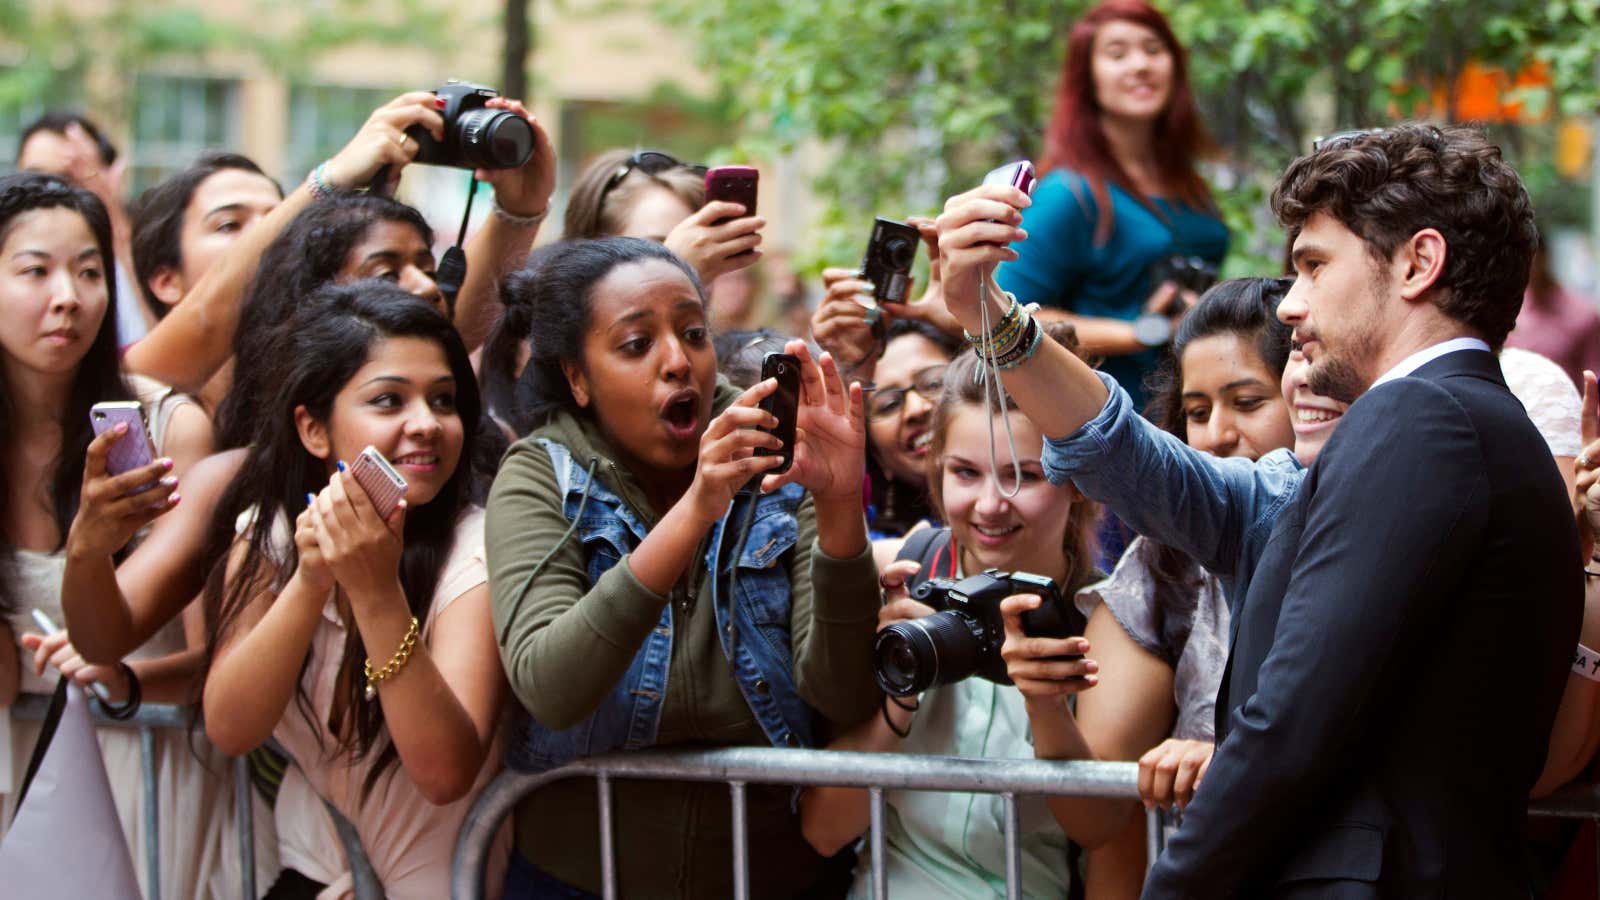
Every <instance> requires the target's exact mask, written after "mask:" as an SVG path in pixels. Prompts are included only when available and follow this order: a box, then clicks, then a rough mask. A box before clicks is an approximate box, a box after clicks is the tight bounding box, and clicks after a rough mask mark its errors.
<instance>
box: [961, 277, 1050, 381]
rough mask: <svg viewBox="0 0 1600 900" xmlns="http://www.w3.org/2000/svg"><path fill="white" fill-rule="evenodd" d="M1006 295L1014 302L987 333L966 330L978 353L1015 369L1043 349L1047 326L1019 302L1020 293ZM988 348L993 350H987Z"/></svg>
mask: <svg viewBox="0 0 1600 900" xmlns="http://www.w3.org/2000/svg"><path fill="white" fill-rule="evenodd" d="M1006 299H1007V300H1009V301H1011V302H1010V305H1009V306H1007V307H1006V311H1005V314H1004V315H1002V316H1001V317H1000V321H999V322H997V323H996V324H995V326H994V327H993V328H992V329H990V330H989V333H988V334H987V335H975V334H973V333H972V332H970V331H963V332H962V333H963V334H965V335H966V337H967V343H969V344H971V345H972V346H973V348H974V350H975V351H976V352H977V354H978V355H979V356H980V357H982V358H983V359H984V360H986V361H988V362H989V363H991V364H992V365H994V367H995V368H996V369H999V370H1000V371H1006V370H1008V369H1015V368H1016V367H1017V366H1020V365H1022V364H1023V363H1025V362H1027V361H1028V360H1029V359H1032V358H1033V354H1035V353H1037V352H1038V350H1039V344H1040V342H1041V341H1043V340H1044V329H1043V328H1040V327H1039V323H1038V321H1037V320H1035V319H1034V317H1033V316H1032V314H1030V313H1029V312H1028V310H1027V309H1025V308H1024V307H1023V305H1022V304H1021V303H1018V302H1017V298H1016V296H1015V295H1013V294H1011V293H1010V292H1009V291H1008V292H1007V293H1006ZM985 350H988V351H989V352H988V353H985V352H984V351H985ZM990 354H993V355H990Z"/></svg>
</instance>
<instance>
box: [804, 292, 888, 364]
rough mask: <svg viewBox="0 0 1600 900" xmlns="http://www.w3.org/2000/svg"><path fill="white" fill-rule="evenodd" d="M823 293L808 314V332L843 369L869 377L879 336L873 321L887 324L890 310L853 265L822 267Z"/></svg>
mask: <svg viewBox="0 0 1600 900" xmlns="http://www.w3.org/2000/svg"><path fill="white" fill-rule="evenodd" d="M822 284H823V288H824V289H825V291H826V293H824V294H823V296H822V300H821V302H819V303H818V304H817V311H816V312H814V313H812V314H811V336H812V337H813V338H815V339H816V342H817V346H818V347H821V348H822V349H824V350H826V351H828V352H829V353H831V354H833V358H834V359H835V360H838V361H839V363H840V364H841V365H842V366H844V369H845V371H847V372H850V373H851V374H852V375H854V376H857V377H859V378H864V379H866V380H868V381H870V380H872V371H873V368H874V367H875V364H876V363H877V361H878V350H879V347H878V336H877V334H875V333H874V328H873V323H875V322H878V321H880V320H881V321H882V322H883V328H882V329H879V330H887V329H888V327H889V322H890V319H889V314H888V313H886V312H885V311H884V310H883V309H882V308H880V307H879V306H878V304H877V301H875V300H873V299H872V283H871V282H868V281H862V280H861V273H859V272H857V271H856V270H855V269H823V270H822Z"/></svg>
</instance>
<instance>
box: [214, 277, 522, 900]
mask: <svg viewBox="0 0 1600 900" xmlns="http://www.w3.org/2000/svg"><path fill="white" fill-rule="evenodd" d="M292 322H293V325H292V328H291V329H290V331H289V334H290V337H289V339H288V340H286V341H284V342H283V343H282V345H281V346H282V350H283V352H284V354H285V356H284V364H283V365H282V366H281V367H280V368H279V369H278V370H277V372H278V380H277V383H276V385H275V390H274V391H273V392H272V394H271V395H270V397H268V398H266V401H265V408H264V409H263V410H262V412H261V415H260V420H259V426H258V428H257V429H256V432H255V441H254V443H253V444H252V445H251V447H250V449H249V456H248V458H247V459H246V461H245V465H244V466H243V467H242V468H241V469H240V474H239V477H238V478H237V479H236V480H235V482H234V484H233V485H232V486H231V487H230V488H229V491H228V494H227V496H226V497H225V498H224V500H223V502H222V505H221V508H222V509H223V510H225V511H226V510H236V509H237V510H244V512H243V513H242V514H241V515H240V516H239V518H238V525H237V530H238V538H237V540H236V541H235V542H234V543H233V546H232V547H231V548H230V549H229V551H228V553H227V555H226V559H225V561H224V562H222V563H219V564H218V566H217V568H216V569H214V570H213V573H212V576H211V578H210V579H209V582H208V584H207V586H206V593H205V597H206V603H207V609H208V613H209V614H208V617H207V620H208V622H209V623H210V624H211V633H210V649H211V654H212V658H211V664H210V668H209V671H208V673H207V675H206V684H205V689H204V704H205V713H206V715H205V724H206V733H207V734H208V735H209V736H210V737H211V739H212V740H213V741H215V742H216V744H217V745H218V746H219V747H221V748H223V749H224V750H226V751H228V752H230V753H234V754H240V753H244V752H246V751H248V750H250V749H251V748H254V747H256V746H257V745H259V744H261V743H262V742H263V741H265V740H266V739H267V738H268V737H269V736H270V737H273V738H276V739H277V741H278V742H279V743H280V744H282V745H283V747H284V748H285V749H286V750H288V752H289V753H290V755H291V756H292V757H293V758H294V760H295V762H296V766H295V768H294V769H292V770H291V771H290V773H289V774H288V775H286V776H285V779H284V782H283V786H282V789H281V791H280V793H279V796H278V802H277V807H276V816H277V820H278V835H279V843H280V847H279V850H280V856H281V858H282V860H283V864H284V867H285V869H284V872H283V873H282V875H281V876H280V878H279V880H278V883H277V884H276V885H275V886H274V888H273V891H272V892H270V893H269V894H268V896H272V897H304V896H311V895H313V894H315V893H316V892H317V891H320V890H322V889H323V888H325V887H327V886H328V885H330V884H332V883H335V882H339V881H340V880H341V879H342V878H345V877H347V876H345V875H344V863H343V860H342V858H341V856H340V854H339V853H338V851H337V849H336V848H333V847H330V846H327V842H326V841H324V840H320V838H321V837H322V836H323V835H325V834H326V833H327V829H326V827H325V825H324V823H325V821H326V819H325V817H324V815H323V813H322V809H321V803H322V801H323V800H326V801H327V802H328V803H331V804H332V805H333V806H334V807H335V808H337V809H338V810H339V812H340V813H342V814H343V815H344V816H345V818H347V819H349V820H350V821H351V822H352V823H353V824H354V825H355V827H356V830H357V832H358V833H359V834H360V836H361V843H362V845H363V846H364V847H365V848H366V851H367V854H368V856H369V858H370V859H371V861H372V863H373V866H374V868H375V869H376V871H377V874H378V877H379V879H380V880H381V881H382V882H383V885H384V889H385V891H386V893H387V894H388V896H390V897H418V898H422V897H439V896H444V895H445V894H446V893H448V887H447V880H448V875H449V864H450V857H451V850H452V848H453V842H454V837H455V833H456V830H457V829H458V828H459V826H460V823H461V819H462V817H463V816H464V815H465V814H466V810H467V806H468V804H469V802H470V799H471V796H472V794H473V793H474V792H475V790H476V789H477V788H479V787H481V786H482V785H483V784H484V783H485V782H486V781H487V779H488V777H489V775H490V773H491V772H492V770H493V766H492V765H491V762H492V757H493V753H492V747H493V738H494V732H495V727H496V724H497V720H498V715H499V709H500V701H501V696H502V692H503V684H504V677H503V675H502V674H501V672H500V667H499V661H498V658H497V657H496V654H495V652H494V643H493V640H494V637H493V632H492V629H491V628H490V625H489V605H488V604H489V591H488V585H487V583H486V582H487V573H486V570H485V568H484V561H483V545H482V540H483V538H482V535H483V531H482V528H483V512H482V510H480V509H478V508H477V507H475V506H473V505H472V503H471V497H470V493H471V490H470V489H471V484H470V482H471V474H470V472H469V468H468V466H466V465H465V464H464V462H465V460H466V459H467V458H468V457H470V455H471V451H472V442H473V436H474V433H475V431H476V429H477V425H478V417H479V414H480V410H479V401H478V393H477V384H476V382H475V381H474V380H473V375H472V366H471V364H470V362H469V361H468V359H467V352H466V348H465V347H464V346H462V343H461V339H460V337H459V336H458V335H457V334H456V331H455V329H454V328H453V327H451V325H450V321H449V320H448V319H446V318H445V316H444V314H443V313H441V312H439V311H438V310H436V309H433V308H430V307H429V306H428V305H427V304H426V303H424V302H421V301H419V300H418V299H417V298H416V297H413V296H412V295H410V294H408V293H406V292H405V291H402V290H400V289H398V288H395V287H392V286H388V285H384V284H381V283H377V282H372V281H365V282H361V283H358V284H355V285H352V286H329V287H325V288H322V289H320V290H319V291H317V292H316V293H314V294H313V295H312V296H310V297H309V298H307V299H306V301H305V302H304V304H303V305H302V306H301V308H300V309H298V310H297V311H296V315H295V317H294V319H293V320H292ZM364 447H372V448H375V449H376V450H377V451H378V452H379V453H380V454H382V455H383V457H385V458H386V459H387V460H389V461H390V462H391V463H392V464H393V466H394V468H395V469H396V470H398V472H399V473H400V474H401V476H402V477H404V478H405V480H406V483H407V484H406V489H405V495H404V499H403V500H402V501H401V502H400V504H399V505H398V506H397V507H396V508H395V509H394V511H393V512H392V513H390V514H389V515H388V516H387V517H386V518H385V517H383V516H382V515H381V514H380V511H379V510H377V509H376V508H375V506H374V503H373V500H372V499H370V498H369V497H368V495H367V493H366V491H365V490H364V489H363V488H362V486H361V484H360V483H359V482H357V481H356V479H355V478H354V477H353V475H352V473H351V471H350V468H349V467H350V464H351V463H353V462H354V461H355V460H356V458H357V456H358V455H359V454H361V453H362V451H363V448H364ZM319 798H320V799H319ZM434 806H438V807H442V808H439V809H435V808H433V807H434Z"/></svg>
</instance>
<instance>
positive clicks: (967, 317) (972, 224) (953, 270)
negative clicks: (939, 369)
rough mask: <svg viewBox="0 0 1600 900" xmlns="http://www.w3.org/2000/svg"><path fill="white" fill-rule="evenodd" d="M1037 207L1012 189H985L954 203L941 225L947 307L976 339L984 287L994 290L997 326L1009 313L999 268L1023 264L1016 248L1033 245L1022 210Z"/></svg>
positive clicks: (947, 205) (941, 262)
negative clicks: (997, 273)
mask: <svg viewBox="0 0 1600 900" xmlns="http://www.w3.org/2000/svg"><path fill="white" fill-rule="evenodd" d="M1032 203H1033V201H1032V200H1030V199H1029V198H1028V195H1027V194H1024V193H1023V192H1022V191H1019V190H1017V189H1016V188H1014V187H1011V186H1009V185H984V186H982V187H977V188H973V189H972V190H970V191H967V192H966V193H965V194H958V195H956V196H954V197H951V198H950V199H949V200H948V201H947V202H946V203H945V205H944V212H943V213H941V214H940V216H939V218H938V219H937V220H935V224H936V226H937V229H938V232H939V274H940V277H941V279H942V280H943V291H944V301H945V305H946V306H947V307H948V308H949V310H950V313H951V315H953V316H954V317H955V319H956V321H958V322H960V323H961V325H962V327H964V328H965V329H966V330H967V331H970V332H972V333H973V334H977V333H978V331H979V330H980V329H982V327H983V322H982V319H981V316H980V314H979V311H978V302H979V300H980V297H979V295H978V289H979V286H980V285H981V284H983V283H984V282H986V281H987V282H989V285H990V298H989V302H990V304H991V305H990V313H991V315H990V320H991V323H992V322H994V321H998V320H999V317H1000V315H1001V314H1003V313H1004V308H1003V307H1001V306H1000V301H1001V297H1000V293H999V290H998V286H997V285H995V284H994V283H993V279H994V268H995V266H997V265H999V264H1000V263H1002V262H1007V261H1009V260H1013V259H1016V258H1017V252H1016V251H1015V250H1012V249H1011V246H1010V245H1011V244H1013V243H1015V242H1017V241H1025V240H1027V239H1028V233H1027V232H1026V231H1023V230H1022V228H1021V225H1022V210H1024V209H1027V208H1028V207H1029V206H1030V205H1031V204H1032ZM996 310H999V312H996Z"/></svg>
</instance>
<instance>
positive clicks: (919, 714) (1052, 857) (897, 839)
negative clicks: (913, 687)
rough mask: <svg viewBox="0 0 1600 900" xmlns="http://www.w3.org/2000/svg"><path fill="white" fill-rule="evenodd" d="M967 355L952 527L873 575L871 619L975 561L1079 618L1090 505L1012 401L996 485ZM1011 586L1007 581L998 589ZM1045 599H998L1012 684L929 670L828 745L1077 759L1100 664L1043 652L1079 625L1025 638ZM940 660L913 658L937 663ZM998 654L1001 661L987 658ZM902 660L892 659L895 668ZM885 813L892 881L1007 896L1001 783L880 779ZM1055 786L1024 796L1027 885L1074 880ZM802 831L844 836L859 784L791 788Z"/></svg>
mask: <svg viewBox="0 0 1600 900" xmlns="http://www.w3.org/2000/svg"><path fill="white" fill-rule="evenodd" d="M1052 328H1053V329H1056V330H1054V331H1053V334H1052V336H1058V337H1057V340H1064V341H1065V342H1067V343H1069V344H1070V343H1071V342H1072V338H1071V328H1070V326H1052ZM977 368H978V360H977V357H976V356H974V355H973V354H971V353H968V354H964V355H962V356H960V357H958V358H957V359H956V361H955V362H953V363H951V364H950V366H949V369H948V370H947V372H946V373H945V375H944V378H943V379H942V380H943V390H942V393H940V394H939V400H938V401H937V406H936V408H935V411H934V414H933V424H932V441H931V445H930V449H929V451H928V455H929V458H928V473H929V479H930V487H931V488H932V491H933V497H934V502H935V505H936V508H937V509H938V510H939V512H940V515H941V518H942V519H943V520H944V521H945V522H946V523H947V527H945V528H939V529H923V530H920V531H917V532H915V533H913V534H912V536H911V537H910V538H908V539H907V541H906V544H905V549H904V550H903V551H902V553H901V559H900V560H898V561H896V562H894V563H892V564H890V566H889V567H888V568H887V569H886V570H885V571H884V575H883V579H884V583H885V585H886V586H889V587H890V588H891V596H892V597H893V598H894V599H892V600H891V602H890V603H889V604H888V605H887V606H885V607H884V608H883V610H882V612H880V613H879V617H878V624H879V626H880V629H881V628H886V627H888V626H890V625H891V624H893V623H895V622H901V621H905V620H909V619H916V618H921V617H923V616H927V615H931V614H933V613H934V610H933V609H932V608H930V607H928V606H925V605H924V604H922V603H919V602H917V601H916V600H912V599H910V598H909V596H908V595H907V588H909V587H913V586H916V585H919V584H922V583H924V582H926V581H927V580H928V579H930V578H935V577H937V578H941V579H960V578H962V577H964V576H968V575H975V574H977V573H979V572H982V571H984V570H986V569H1001V570H1003V571H1006V572H1027V573H1030V574H1033V575H1039V576H1044V577H1046V578H1049V579H1051V580H1052V581H1053V582H1054V583H1055V585H1056V586H1057V588H1058V595H1059V597H1060V598H1062V599H1061V600H1060V604H1059V609H1060V611H1061V612H1063V613H1065V614H1067V616H1068V617H1069V619H1070V620H1071V627H1070V631H1071V632H1072V633H1074V634H1077V633H1081V631H1082V625H1083V619H1082V617H1081V616H1077V615H1076V614H1075V612H1074V611H1073V610H1071V606H1070V598H1071V597H1072V594H1073V593H1074V592H1075V591H1076V590H1077V589H1078V588H1080V587H1082V586H1084V585H1085V584H1087V583H1089V582H1090V581H1093V580H1094V578H1095V577H1096V576H1097V575H1098V573H1097V572H1096V571H1095V569H1094V562H1093V560H1094V553H1093V549H1092V547H1093V529H1094V521H1095V517H1096V514H1097V509H1098V508H1097V507H1096V505H1095V504H1093V503H1090V502H1088V501H1086V500H1084V499H1083V498H1082V497H1081V496H1079V495H1078V493H1077V491H1076V490H1074V489H1073V488H1072V487H1071V486H1070V485H1066V486H1057V485H1052V484H1050V483H1049V482H1048V481H1046V480H1045V478H1044V472H1043V470H1042V468H1041V467H1040V451H1041V450H1042V449H1043V443H1044V442H1043V438H1042V436H1041V434H1040V432H1039V430H1038V429H1037V428H1036V427H1034V425H1033V424H1032V423H1031V422H1029V421H1028V420H1027V418H1026V417H1024V416H1022V415H1021V414H1019V413H1018V412H1017V410H1016V407H1015V406H1011V407H1008V408H1009V410H1010V424H1011V430H1012V433H1013V436H1014V437H1015V439H1016V444H1017V450H1018V454H1019V462H1020V484H1017V487H1018V488H1019V490H1018V491H1017V493H1016V495H1015V496H1012V497H1007V496H1005V493H1004V492H1003V491H1009V490H1010V489H1011V485H1012V484H1014V483H1016V482H1013V479H1014V478H1018V474H1017V472H1016V471H1015V470H1013V469H1012V468H1011V466H1010V465H1008V464H1007V463H1005V462H1002V463H1001V464H1000V466H999V469H998V470H995V469H993V468H991V466H990V458H991V457H990V455H989V443H988V440H989V431H988V429H989V428H990V427H991V426H993V427H1003V426H1002V425H1000V423H999V420H998V418H995V419H993V420H991V417H990V416H989V415H988V413H987V411H986V408H985V405H984V399H983V393H982V390H983V389H982V386H981V385H980V384H979V383H978V382H977V381H975V379H974V377H973V376H974V374H975V373H976V371H977ZM1007 593H1009V591H1007ZM1038 602H1040V601H1037V600H1033V601H1029V600H1028V599H1027V598H1024V597H1020V596H1019V597H1010V598H1009V599H1007V600H1006V601H1005V602H1004V604H1003V605H1002V607H1001V608H1002V610H1004V612H1005V624H1006V641H1005V645H1004V647H1003V648H1002V649H1001V650H1000V656H1001V658H1002V659H1003V660H1004V662H1005V667H1006V670H1007V671H1008V673H1009V675H1010V677H1011V678H1012V679H1013V680H1014V681H1015V682H1016V684H1017V686H1018V688H1019V689H1018V690H1013V689H1011V688H1010V687H1007V686H1003V685H999V684H996V683H994V682H991V681H987V680H984V679H983V678H978V677H970V678H965V679H963V680H959V681H955V682H954V683H947V684H939V685H938V686H937V687H933V688H931V689H928V690H925V691H923V692H922V694H921V697H920V699H911V698H904V699H902V698H895V697H890V696H887V695H884V694H882V693H880V694H879V695H878V696H879V700H880V702H881V704H882V706H881V714H880V715H878V716H875V717H873V718H872V719H869V720H868V721H866V722H864V723H862V724H861V725H859V726H857V727H856V728H854V729H852V730H850V731H849V732H847V733H845V734H844V735H843V736H841V737H840V738H839V739H837V740H836V741H834V742H833V743H832V744H830V745H829V748H830V749H835V750H868V751H876V752H901V753H926V754H939V755H954V756H964V757H978V758H982V757H1002V758H1003V757H1013V758H1017V757H1020V758H1032V757H1038V758H1041V759H1079V758H1084V757H1086V756H1088V755H1089V753H1088V748H1087V746H1086V745H1085V744H1084V742H1083V741H1082V739H1081V738H1079V737H1078V736H1077V735H1076V733H1075V732H1072V731H1070V730H1067V729H1063V728H1062V727H1061V723H1062V721H1063V719H1062V717H1061V714H1060V710H1061V709H1062V708H1063V707H1064V706H1065V704H1066V702H1067V700H1068V698H1070V697H1072V696H1074V695H1076V694H1078V693H1079V692H1081V691H1084V690H1087V689H1088V688H1091V687H1093V686H1094V685H1095V684H1096V683H1097V681H1098V676H1097V674H1096V673H1097V672H1098V664H1097V663H1096V662H1095V661H1094V660H1091V659H1079V660H1074V661H1050V660H1048V659H1046V658H1047V657H1051V656H1060V655H1067V654H1075V655H1083V654H1086V653H1088V652H1089V643H1088V641H1086V640H1084V639H1083V638H1081V637H1070V638H1064V639H1061V638H1055V639H1052V638H1045V637H1028V636H1026V635H1025V634H1024V633H1023V631H1022V626H1021V622H1020V619H1021V616H1022V615H1023V614H1024V613H1025V612H1026V611H1027V610H1028V609H1030V608H1032V606H1033V605H1034V604H1036V603H1038ZM939 662H940V661H939V660H937V659H932V658H928V659H919V660H918V667H919V669H921V668H936V667H937V666H938V664H939ZM995 662H998V661H995ZM896 674H897V675H898V674H901V673H896ZM885 799H886V800H887V803H888V809H887V815H886V818H885V827H886V829H887V833H886V835H885V851H886V853H887V858H886V859H884V860H882V861H880V864H881V865H884V866H886V867H887V873H888V877H889V883H890V885H891V886H892V887H893V889H894V891H895V892H896V893H905V894H907V895H909V896H915V897H962V898H968V897H981V896H1004V893H1005V890H1004V881H1005V869H1006V866H1005V854H1004V838H1003V829H1002V828H1001V827H999V825H1000V823H1002V822H1003V821H1004V817H1003V809H1002V801H1001V798H1000V797H998V796H995V795H990V794H945V793H935V792H923V791H889V792H887V793H886V795H885ZM1055 802H1056V801H1053V800H1052V801H1047V800H1045V799H1044V798H1037V797H1035V798H1019V801H1018V803H1019V806H1020V814H1021V826H1022V872H1023V882H1024V884H1026V885H1027V886H1028V892H1029V894H1030V895H1041V896H1058V897H1065V896H1067V894H1068V892H1069V887H1070V885H1071V882H1072V878H1073V875H1072V871H1071V867H1070V865H1069V863H1068V848H1067V842H1068V838H1069V836H1071V835H1070V833H1069V832H1064V831H1063V830H1062V827H1061V826H1060V825H1059V824H1058V823H1057V821H1056V818H1055V817H1054V816H1053V815H1052V807H1053V805H1054V804H1055ZM800 809H801V822H802V825H803V827H804V828H805V834H806V838H807V839H808V840H809V841H811V844H812V846H813V847H815V848H816V849H817V851H818V852H820V853H825V854H832V853H834V852H837V851H838V850H840V849H842V848H844V847H846V846H849V845H850V844H852V843H853V842H854V841H855V840H856V839H857V838H858V837H860V836H861V834H862V833H863V832H865V831H866V829H867V825H868V800H867V792H866V791H864V790H860V789H854V788H832V787H829V788H810V789H807V790H806V791H805V793H804V794H802V795H801V801H800ZM851 896H852V897H866V896H870V881H869V880H868V869H867V866H866V864H865V863H863V864H862V865H861V866H860V867H858V870H857V874H856V879H855V884H854V887H853V889H852V891H851Z"/></svg>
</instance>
